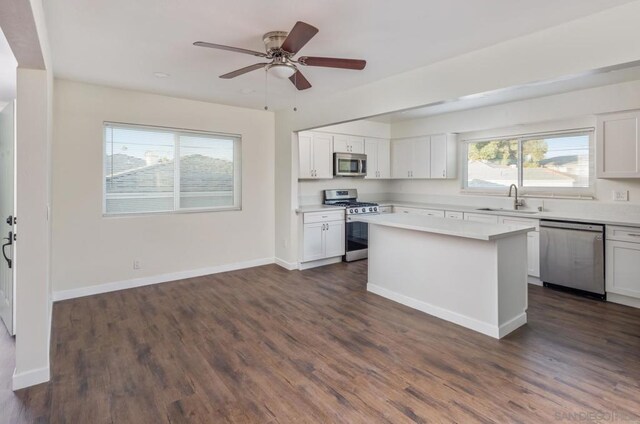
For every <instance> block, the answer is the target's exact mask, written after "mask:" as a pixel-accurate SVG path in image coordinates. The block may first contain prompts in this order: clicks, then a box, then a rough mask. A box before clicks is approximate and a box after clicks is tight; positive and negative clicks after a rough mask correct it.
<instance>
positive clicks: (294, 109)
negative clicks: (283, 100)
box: [293, 71, 298, 112]
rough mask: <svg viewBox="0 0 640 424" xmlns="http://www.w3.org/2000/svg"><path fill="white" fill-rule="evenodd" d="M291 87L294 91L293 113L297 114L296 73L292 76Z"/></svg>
mask: <svg viewBox="0 0 640 424" xmlns="http://www.w3.org/2000/svg"><path fill="white" fill-rule="evenodd" d="M293 85H294V86H295V90H294V92H293V111H294V112H297V111H298V107H297V104H298V71H296V73H295V74H293Z"/></svg>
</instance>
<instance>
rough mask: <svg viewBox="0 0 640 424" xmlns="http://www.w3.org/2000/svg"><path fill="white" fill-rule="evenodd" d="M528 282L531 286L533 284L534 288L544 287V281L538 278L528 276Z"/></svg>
mask: <svg viewBox="0 0 640 424" xmlns="http://www.w3.org/2000/svg"><path fill="white" fill-rule="evenodd" d="M527 282H528V283H529V284H533V285H534V286H541V287H542V285H543V284H542V280H541V279H539V278H538V277H533V276H531V275H529V276H527Z"/></svg>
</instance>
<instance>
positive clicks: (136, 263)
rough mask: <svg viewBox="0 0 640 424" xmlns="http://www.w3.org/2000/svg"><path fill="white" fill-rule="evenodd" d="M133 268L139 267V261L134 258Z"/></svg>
mask: <svg viewBox="0 0 640 424" xmlns="http://www.w3.org/2000/svg"><path fill="white" fill-rule="evenodd" d="M133 269H140V261H139V260H137V259H136V260H134V261H133Z"/></svg>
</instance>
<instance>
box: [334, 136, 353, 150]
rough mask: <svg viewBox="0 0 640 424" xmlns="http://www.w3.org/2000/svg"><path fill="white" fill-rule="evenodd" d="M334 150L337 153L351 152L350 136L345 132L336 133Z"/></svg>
mask: <svg viewBox="0 0 640 424" xmlns="http://www.w3.org/2000/svg"><path fill="white" fill-rule="evenodd" d="M333 151H334V152H337V153H351V152H350V151H349V136H348V135H343V134H336V135H334V136H333Z"/></svg>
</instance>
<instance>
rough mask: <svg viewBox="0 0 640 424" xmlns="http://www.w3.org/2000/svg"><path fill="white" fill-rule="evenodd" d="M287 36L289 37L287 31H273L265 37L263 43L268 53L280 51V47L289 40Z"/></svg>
mask: <svg viewBox="0 0 640 424" xmlns="http://www.w3.org/2000/svg"><path fill="white" fill-rule="evenodd" d="M287 35H289V33H288V32H287V31H271V32H267V33H266V34H265V35H263V36H262V41H264V47H265V49H266V50H267V53H273V52H275V51H278V50H280V47H281V46H282V43H284V40H285V39H286V38H287Z"/></svg>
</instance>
